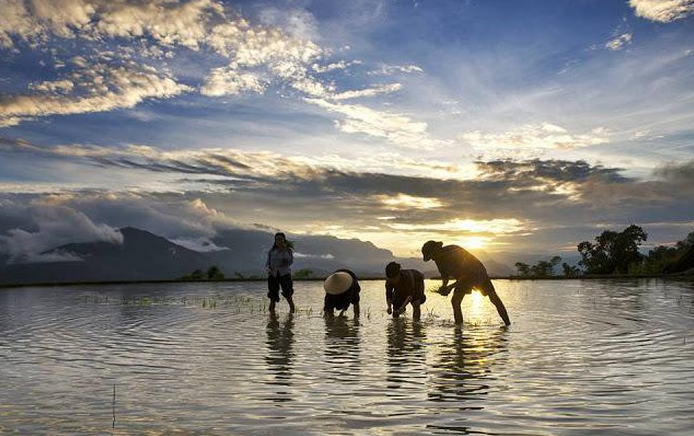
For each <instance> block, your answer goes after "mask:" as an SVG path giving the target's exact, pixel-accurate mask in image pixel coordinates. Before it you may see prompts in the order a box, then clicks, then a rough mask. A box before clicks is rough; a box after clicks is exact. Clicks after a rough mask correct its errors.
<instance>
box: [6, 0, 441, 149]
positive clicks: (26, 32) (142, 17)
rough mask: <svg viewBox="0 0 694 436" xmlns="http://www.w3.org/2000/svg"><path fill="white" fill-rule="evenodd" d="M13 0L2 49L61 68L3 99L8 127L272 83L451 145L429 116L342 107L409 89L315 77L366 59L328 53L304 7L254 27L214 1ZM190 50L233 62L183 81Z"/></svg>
mask: <svg viewBox="0 0 694 436" xmlns="http://www.w3.org/2000/svg"><path fill="white" fill-rule="evenodd" d="M6 2H7V6H3V9H4V10H5V9H6V10H7V19H4V20H3V21H2V24H0V44H1V45H2V47H5V48H7V49H13V48H17V43H28V44H30V46H31V47H33V48H35V49H41V50H44V51H45V52H50V53H52V58H53V59H52V60H53V62H54V65H55V66H56V67H57V66H58V65H61V66H62V67H61V68H60V71H58V73H59V74H58V77H57V78H55V80H44V81H40V82H36V83H32V84H30V85H29V87H28V89H27V92H25V93H21V92H20V93H17V94H13V95H4V96H0V127H9V126H16V125H17V124H19V123H20V122H22V121H27V120H30V119H36V118H39V117H46V116H53V115H69V114H81V113H90V112H104V111H110V110H113V109H119V108H133V107H135V106H137V105H138V104H140V103H142V102H143V101H145V100H146V99H149V98H161V99H168V98H173V97H177V96H180V95H182V94H186V93H190V92H192V91H194V90H196V89H197V90H199V92H200V93H201V94H202V95H204V96H207V97H222V96H238V95H241V94H263V93H265V92H266V91H267V90H268V89H270V88H271V87H272V89H282V90H285V91H286V90H292V91H293V92H295V93H298V94H299V96H300V97H304V98H305V101H307V102H309V103H312V104H314V106H318V107H321V108H323V109H325V110H327V111H328V112H329V113H338V114H342V115H346V117H345V119H341V120H336V123H337V126H338V128H339V129H340V130H341V131H343V132H347V133H359V134H366V135H370V136H374V137H376V138H385V139H386V140H387V141H389V142H390V143H394V144H398V145H403V146H406V147H412V148H420V147H423V148H431V147H433V146H435V145H439V144H441V143H445V141H439V140H435V139H432V138H430V137H429V135H428V134H427V133H426V132H425V131H426V129H427V125H426V123H424V122H418V121H415V120H413V119H411V118H410V117H407V116H404V115H398V114H390V113H386V112H379V111H376V110H373V109H368V108H366V107H364V106H348V105H340V104H337V102H339V101H343V100H351V99H357V98H373V97H376V96H379V95H385V94H390V93H393V92H396V91H399V90H401V89H402V85H401V84H400V83H390V84H376V85H374V86H371V87H368V88H364V89H343V90H340V91H337V90H336V86H335V84H334V82H333V81H332V80H331V79H329V78H325V79H324V78H321V77H320V76H319V77H314V75H313V74H314V73H317V74H319V75H320V74H321V73H325V72H328V71H340V70H343V69H345V68H347V67H348V66H350V65H356V64H361V63H362V62H361V61H358V60H354V61H351V62H350V61H346V60H339V59H337V60H335V59H331V61H330V62H327V61H326V60H325V59H328V58H331V56H330V55H331V53H330V50H328V49H326V48H323V47H320V46H319V45H318V44H316V43H315V42H314V40H316V39H319V35H318V31H317V25H316V21H315V18H314V17H313V15H312V14H311V13H309V12H308V11H306V10H303V9H291V10H289V11H285V10H283V11H279V10H278V9H274V8H267V7H266V8H264V9H263V10H262V12H261V13H260V23H261V24H251V23H250V22H249V21H248V20H246V19H245V18H243V17H241V16H239V14H237V13H235V12H233V11H232V10H231V8H229V7H227V6H225V5H224V3H222V2H220V1H216V0H190V1H179V0H151V1H140V0H138V1H129V0H128V1H126V0H112V1H107V0H95V1H86V0H58V1H56V2H47V1H44V0H28V1H19V0H6ZM4 10H3V12H4ZM76 38H79V41H80V45H81V46H83V49H81V50H79V52H77V53H74V52H73V53H70V55H69V56H67V57H65V59H62V58H61V57H62V56H63V55H62V54H61V53H60V52H57V51H55V50H53V49H52V48H51V47H52V46H51V44H52V42H53V41H54V40H56V39H76ZM123 39H124V40H127V42H126V43H125V44H124V43H122V42H121V41H120V40H123ZM114 42H117V44H114ZM133 43H136V44H133ZM20 45H21V44H20ZM183 49H187V50H188V52H185V51H183ZM191 50H192V51H194V52H200V53H203V55H204V56H206V57H207V58H208V59H210V60H214V61H215V62H220V61H221V62H223V63H225V65H222V66H219V64H218V63H217V66H214V67H213V68H211V69H209V70H208V71H205V72H204V73H203V77H202V78H199V79H195V80H198V83H186V84H183V83H181V82H179V80H178V79H177V78H176V74H175V71H174V72H171V71H170V70H169V69H168V67H167V66H168V65H169V64H170V63H167V62H166V59H165V58H168V57H170V56H177V55H179V54H182V53H183V54H185V53H188V54H189V52H190V51H191ZM202 68H205V67H204V66H202ZM56 71H57V70H56ZM381 72H382V74H383V75H391V74H394V73H396V72H398V73H412V72H420V73H421V72H422V69H421V68H419V67H417V66H415V65H405V66H389V65H383V66H382V68H381ZM198 77H199V76H198ZM274 87H276V88H274ZM323 102H324V103H325V104H323Z"/></svg>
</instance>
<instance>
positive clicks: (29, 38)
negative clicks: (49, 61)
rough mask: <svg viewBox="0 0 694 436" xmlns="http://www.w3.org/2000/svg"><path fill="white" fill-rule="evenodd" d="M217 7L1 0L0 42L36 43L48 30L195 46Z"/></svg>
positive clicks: (116, 0) (164, 0)
mask: <svg viewBox="0 0 694 436" xmlns="http://www.w3.org/2000/svg"><path fill="white" fill-rule="evenodd" d="M223 12H224V8H223V6H222V5H221V4H220V3H218V2H215V1H212V0H191V1H186V2H183V1H175V0H173V1H172V0H149V1H126V0H90V1H88V0H53V1H46V0H28V1H23V0H5V1H4V2H3V15H4V16H5V17H4V19H3V20H2V23H3V24H0V43H1V44H2V45H3V46H4V47H6V48H10V47H13V46H14V41H13V38H16V39H18V40H20V41H25V42H29V43H32V44H40V43H43V42H46V41H47V40H49V39H50V37H51V36H52V35H54V36H56V37H60V38H76V37H78V36H79V37H82V38H86V39H89V40H99V39H102V38H116V37H118V38H139V37H142V36H149V37H151V38H153V39H154V40H156V41H157V42H158V43H160V44H163V45H169V46H171V45H175V44H180V45H184V46H186V47H189V48H194V49H197V48H198V47H199V46H200V42H201V41H202V40H204V38H205V36H206V35H207V29H206V27H207V26H208V25H209V22H210V21H211V20H212V19H213V18H219V17H221V15H222V14H223Z"/></svg>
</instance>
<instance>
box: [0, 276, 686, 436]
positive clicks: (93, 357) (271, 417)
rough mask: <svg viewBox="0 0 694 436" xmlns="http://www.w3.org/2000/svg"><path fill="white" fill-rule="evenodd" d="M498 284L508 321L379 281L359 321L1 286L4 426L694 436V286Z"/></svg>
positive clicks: (214, 290)
mask: <svg viewBox="0 0 694 436" xmlns="http://www.w3.org/2000/svg"><path fill="white" fill-rule="evenodd" d="M495 285H496V287H497V289H498V291H499V294H500V296H501V298H502V299H503V300H504V303H505V304H506V306H507V307H508V309H509V312H510V314H511V318H512V321H513V324H512V325H511V326H510V327H508V328H506V327H503V325H502V324H503V323H502V321H501V320H500V319H499V318H498V315H497V313H496V310H495V309H494V307H493V306H492V305H491V303H489V301H488V300H486V299H484V298H482V299H476V298H470V297H466V299H465V301H464V303H463V309H464V310H463V312H464V314H465V321H466V324H465V326H464V327H463V328H459V327H455V326H454V325H453V323H452V313H451V310H450V305H449V302H448V299H445V298H444V297H441V296H439V295H436V294H430V295H429V297H428V299H427V303H426V304H425V305H424V307H423V310H422V322H420V323H413V322H412V320H411V313H408V314H407V316H405V317H401V318H399V319H397V320H393V319H391V318H390V317H389V316H388V315H387V314H386V313H385V302H384V295H383V294H384V291H383V290H384V288H383V283H382V282H378V281H366V282H364V284H363V291H362V317H361V318H360V319H358V320H355V319H354V318H353V317H352V316H351V311H350V312H348V314H349V316H347V317H345V318H342V317H336V318H333V319H324V318H322V317H321V316H320V309H321V306H322V296H323V295H322V289H321V284H320V282H298V283H297V284H296V294H295V296H296V301H297V304H298V307H299V311H298V313H296V314H293V315H291V314H288V313H286V305H284V306H280V308H281V310H280V311H279V313H278V314H277V315H276V316H271V315H270V314H269V313H267V310H266V307H267V302H266V300H265V298H264V295H265V289H264V284H263V283H219V284H212V283H211V284H192V283H185V284H157V285H130V286H123V285H118V286H116V285H114V286H84V287H59V288H49V287H46V288H27V289H4V290H1V291H0V379H2V389H1V390H0V434H5V433H7V434H13V433H19V434H32V435H38V434H51V435H56V434H58V435H59V434H65V435H68V434H70V435H72V434H113V435H141V434H152V435H164V434H181V435H229V434H244V435H246V434H251V435H254V434H257V435H265V434H273V433H274V434H296V435H305V434H316V435H319V434H364V433H372V434H389V435H390V434H398V435H401V434H402V435H405V434H412V435H414V434H492V435H511V434H560V435H580V434H587V433H591V432H592V433H603V434H625V435H627V434H629V435H639V434H643V435H646V434H649V435H650V434H675V435H677V434H680V435H685V434H690V431H691V424H690V423H691V416H692V412H694V406H692V404H694V387H693V386H694V364H693V363H692V362H694V337H691V332H692V327H693V326H694V304H693V296H694V287H693V286H692V285H691V284H689V283H685V282H666V281H656V280H649V281H646V280H624V281H578V280H577V281H556V282H555V281H540V282H533V281H517V282H511V281H497V282H495ZM429 287H433V284H431V286H429ZM114 384H115V386H116V401H115V407H114V402H113V387H114ZM114 412H115V415H116V421H115V427H114V425H113V415H114Z"/></svg>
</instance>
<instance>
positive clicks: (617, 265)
mask: <svg viewBox="0 0 694 436" xmlns="http://www.w3.org/2000/svg"><path fill="white" fill-rule="evenodd" d="M647 238H648V234H647V233H646V232H645V231H644V230H643V229H642V228H641V227H639V226H637V225H635V224H632V225H630V226H629V227H627V228H626V229H624V230H622V231H621V232H614V231H611V230H605V231H604V232H602V233H601V234H600V236H598V237H596V238H595V243H591V242H588V241H584V242H581V243H580V244H578V247H577V248H578V252H579V253H580V254H581V261H580V262H579V264H580V265H581V266H583V268H585V270H586V273H588V274H615V273H617V274H626V273H627V272H629V266H630V265H632V264H635V263H638V262H639V261H640V260H641V258H642V257H643V256H642V255H641V253H639V246H640V245H641V243H642V242H644V241H646V239H647Z"/></svg>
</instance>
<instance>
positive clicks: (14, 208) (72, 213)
mask: <svg viewBox="0 0 694 436" xmlns="http://www.w3.org/2000/svg"><path fill="white" fill-rule="evenodd" d="M3 209H7V210H9V211H10V213H12V214H15V215H16V214H19V215H21V216H22V218H23V219H24V220H26V221H24V223H23V227H24V228H10V229H7V230H6V232H5V234H4V235H3V234H0V252H2V253H4V254H6V255H9V261H10V262H14V263H22V262H56V261H65V260H67V261H75V260H80V259H79V258H77V257H76V256H75V255H73V254H71V253H66V252H50V253H44V252H45V251H47V250H50V249H53V248H55V247H57V246H60V245H63V244H67V243H72V242H93V241H106V242H109V243H113V244H118V243H121V242H122V241H123V236H122V235H121V234H120V233H119V232H118V231H117V230H115V229H113V228H111V227H109V226H107V225H104V224H95V223H94V222H92V220H90V219H89V218H88V217H87V216H86V215H85V214H84V213H83V212H80V211H78V210H75V209H72V208H70V207H65V206H61V205H60V204H56V203H55V202H54V201H53V199H52V198H50V197H48V198H44V199H37V200H35V201H32V202H31V204H30V205H29V206H25V205H24V204H16V203H14V202H11V201H5V202H4V204H3ZM6 213H7V212H2V213H0V220H2V219H3V218H5V216H4V215H5V214H6ZM27 228H28V229H30V230H26V229H27ZM31 229H35V230H31Z"/></svg>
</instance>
